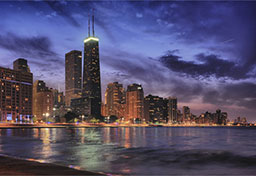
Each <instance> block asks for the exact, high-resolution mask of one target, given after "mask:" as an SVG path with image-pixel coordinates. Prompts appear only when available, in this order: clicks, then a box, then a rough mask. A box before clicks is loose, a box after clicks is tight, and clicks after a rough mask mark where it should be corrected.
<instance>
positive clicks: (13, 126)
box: [0, 123, 256, 129]
mask: <svg viewBox="0 0 256 176" xmlns="http://www.w3.org/2000/svg"><path fill="white" fill-rule="evenodd" d="M104 127H111V128H118V127H124V128H127V127H147V128H151V127H160V128H161V127H169V128H172V127H183V128H185V127H201V128H211V127H220V128H221V127H247V128H248V127H250V128H254V127H256V126H237V125H206V124H201V125H177V124H175V125H170V124H161V125H149V124H118V125H116V124H88V123H79V124H76V123H62V124H61V123H56V124H54V123H53V124H16V123H0V129H20V128H104Z"/></svg>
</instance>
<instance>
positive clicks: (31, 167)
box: [0, 156, 102, 175]
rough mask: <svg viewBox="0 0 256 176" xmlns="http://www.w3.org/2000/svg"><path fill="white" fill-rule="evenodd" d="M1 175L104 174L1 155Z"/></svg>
mask: <svg viewBox="0 0 256 176" xmlns="http://www.w3.org/2000/svg"><path fill="white" fill-rule="evenodd" d="M0 175H102V174H99V173H93V172H88V171H82V170H76V169H72V168H69V167H64V166H59V165H55V164H49V163H40V162H35V161H27V160H21V159H16V158H10V157H5V156H0Z"/></svg>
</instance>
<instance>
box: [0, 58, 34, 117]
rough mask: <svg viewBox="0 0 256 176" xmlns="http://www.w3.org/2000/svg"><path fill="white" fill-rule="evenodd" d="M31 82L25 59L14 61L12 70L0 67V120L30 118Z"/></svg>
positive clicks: (31, 75)
mask: <svg viewBox="0 0 256 176" xmlns="http://www.w3.org/2000/svg"><path fill="white" fill-rule="evenodd" d="M23 66H24V69H22V68H23ZM25 68H27V69H25ZM32 83H33V74H32V73H30V71H29V67H28V65H27V61H26V60H25V59H22V60H21V59H17V60H16V61H14V69H13V70H12V69H9V68H3V67H0V119H1V121H10V120H14V121H16V120H18V121H21V120H28V119H31V117H32V88H33V87H32Z"/></svg>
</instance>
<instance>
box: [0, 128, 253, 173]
mask: <svg viewBox="0 0 256 176" xmlns="http://www.w3.org/2000/svg"><path fill="white" fill-rule="evenodd" d="M253 132H254V130H253V131H248V130H245V129H242V130H241V129H237V128H236V129H231V128H165V127H162V128H136V127H134V128H128V127H126V128H110V127H108V128H63V129H60V128H42V129H39V128H35V129H23V130H22V129H1V130H0V135H1V136H0V152H1V153H3V154H7V155H14V156H19V157H24V158H31V159H38V160H44V161H47V162H53V163H57V164H63V165H67V166H68V165H72V166H73V167H76V166H79V167H80V168H82V169H86V170H90V171H97V172H99V171H101V172H109V173H118V174H120V173H122V174H134V173H140V174H143V173H144V174H150V173H151V172H152V173H154V172H155V171H154V170H153V171H152V169H153V168H154V169H155V170H158V171H159V173H163V174H166V173H170V172H169V171H173V170H175V169H176V168H174V165H170V163H172V162H171V161H172V160H173V159H175V157H181V158H182V157H183V155H181V154H183V153H185V155H186V156H188V157H191V156H194V155H195V154H194V153H195V152H194V150H199V152H198V153H199V154H198V156H201V155H205V157H206V158H207V157H211V156H212V155H213V156H214V155H216V154H215V153H214V152H212V150H213V151H215V150H216V151H217V154H218V153H221V152H222V151H229V152H234V153H236V154H246V155H247V156H250V155H256V151H255V145H256V136H255V135H254V134H255V132H254V133H253ZM219 151H221V152H219ZM191 152H192V154H191ZM180 153H181V154H180ZM207 153H213V154H212V155H209V156H208V154H207ZM196 154H197V153H196ZM224 154H225V155H224V156H226V153H225V152H224ZM182 159H183V158H182ZM180 162H182V164H181V165H184V166H185V165H186V160H184V161H183V160H182V161H180ZM183 162H184V163H183ZM167 166H168V167H167ZM176 166H177V167H178V165H176ZM183 169H184V168H183Z"/></svg>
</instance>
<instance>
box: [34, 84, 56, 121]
mask: <svg viewBox="0 0 256 176" xmlns="http://www.w3.org/2000/svg"><path fill="white" fill-rule="evenodd" d="M33 115H34V117H36V119H37V120H43V121H47V120H49V118H52V116H53V93H52V91H51V90H50V89H49V88H48V87H46V85H45V82H44V81H41V80H37V81H35V82H34V84H33Z"/></svg>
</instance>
